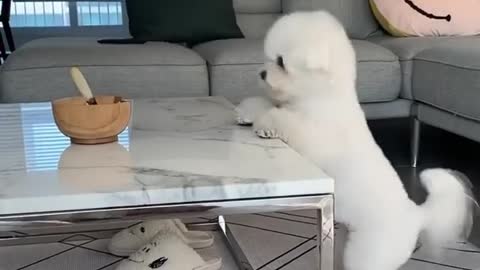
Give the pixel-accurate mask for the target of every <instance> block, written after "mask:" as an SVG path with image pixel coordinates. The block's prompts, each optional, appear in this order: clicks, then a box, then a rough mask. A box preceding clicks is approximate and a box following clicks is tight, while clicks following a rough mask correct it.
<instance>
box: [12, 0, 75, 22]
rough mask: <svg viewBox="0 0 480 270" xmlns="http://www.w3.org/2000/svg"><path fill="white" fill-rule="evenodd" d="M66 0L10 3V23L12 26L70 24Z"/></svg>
mask: <svg viewBox="0 0 480 270" xmlns="http://www.w3.org/2000/svg"><path fill="white" fill-rule="evenodd" d="M69 13H70V12H69V6H68V2H53V1H42V2H20V1H14V2H13V3H12V10H11V16H10V24H11V25H12V27H53V26H70V14H69Z"/></svg>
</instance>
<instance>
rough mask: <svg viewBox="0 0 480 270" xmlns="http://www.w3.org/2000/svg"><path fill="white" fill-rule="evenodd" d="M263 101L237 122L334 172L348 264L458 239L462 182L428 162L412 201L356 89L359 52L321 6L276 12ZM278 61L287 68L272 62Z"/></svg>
mask: <svg viewBox="0 0 480 270" xmlns="http://www.w3.org/2000/svg"><path fill="white" fill-rule="evenodd" d="M265 53H266V56H267V58H268V59H269V60H270V61H269V62H267V63H266V72H267V73H266V78H265V81H266V83H267V84H268V85H269V87H267V93H268V97H269V99H265V98H261V97H254V98H248V99H246V100H244V101H243V102H242V103H241V104H240V105H239V106H238V107H237V112H238V122H239V124H248V123H252V122H253V128H254V130H255V132H256V133H257V134H258V136H260V137H263V138H280V139H282V140H284V141H285V142H286V143H288V144H289V145H290V146H291V147H292V148H294V149H295V150H296V151H298V152H299V153H301V154H302V155H303V156H305V157H307V158H309V159H311V160H312V161H313V162H315V163H316V164H317V165H318V166H319V167H320V168H322V169H323V170H324V171H325V172H326V173H327V174H329V175H330V176H331V177H333V178H334V179H335V189H336V193H335V198H336V202H335V203H336V220H337V221H338V222H340V223H343V224H345V225H347V227H348V228H349V235H348V240H347V243H346V246H345V250H344V254H343V256H344V259H343V261H344V265H343V267H344V268H345V269H347V270H396V269H398V268H399V267H400V266H401V265H402V264H404V263H405V262H406V261H407V260H408V258H409V257H410V256H411V254H412V252H413V250H414V248H415V246H416V244H417V240H420V241H419V242H420V243H421V244H422V245H423V246H424V247H428V249H429V250H434V249H435V250H439V249H440V248H441V247H442V246H444V245H446V244H448V243H449V242H452V241H456V240H458V239H463V238H462V237H465V236H466V235H468V234H469V233H470V229H471V225H472V220H473V218H472V199H471V198H472V197H471V195H469V191H470V189H469V187H468V186H467V184H468V183H467V181H464V182H462V179H463V177H461V175H460V174H459V173H457V172H455V171H451V170H445V169H430V170H425V171H423V172H422V173H421V175H420V178H421V182H422V184H423V185H424V187H425V188H426V189H427V191H428V192H429V196H428V198H427V200H426V202H425V203H423V204H422V205H420V206H417V205H416V204H415V203H414V202H413V201H411V200H410V199H409V197H408V196H407V193H406V191H405V189H404V187H403V185H402V183H401V181H400V178H399V176H398V175H397V173H396V171H395V170H394V168H393V167H392V165H391V164H390V162H389V161H388V159H387V158H386V157H385V156H384V154H383V152H382V150H381V149H380V147H379V146H378V145H377V144H376V142H375V140H374V139H373V137H372V135H371V133H370V130H369V128H368V126H367V122H366V119H365V115H364V112H363V111H362V108H361V106H360V104H359V102H358V98H357V93H356V86H355V85H356V57H355V51H354V49H353V47H352V44H351V42H350V41H349V39H348V37H347V35H346V33H345V30H344V29H343V27H342V25H341V24H340V23H339V22H338V21H337V20H336V18H335V17H333V16H332V15H331V14H329V13H327V12H325V11H313V12H296V13H292V14H290V15H285V16H284V17H282V18H280V19H279V20H278V21H277V22H276V23H275V24H274V25H273V26H272V28H271V29H270V31H269V32H268V34H267V36H266V40H265ZM278 57H282V58H283V63H284V66H285V69H283V68H282V67H281V66H279V65H278V64H277V63H276V62H278V61H277V59H278Z"/></svg>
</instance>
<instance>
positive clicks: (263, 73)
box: [260, 70, 267, 81]
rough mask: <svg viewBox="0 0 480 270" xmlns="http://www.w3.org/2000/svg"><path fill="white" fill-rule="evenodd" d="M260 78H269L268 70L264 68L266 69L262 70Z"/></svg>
mask: <svg viewBox="0 0 480 270" xmlns="http://www.w3.org/2000/svg"><path fill="white" fill-rule="evenodd" d="M260 78H262V80H264V81H265V79H266V78H267V71H265V70H264V71H262V72H260Z"/></svg>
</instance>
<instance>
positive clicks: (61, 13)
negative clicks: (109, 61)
mask: <svg viewBox="0 0 480 270" xmlns="http://www.w3.org/2000/svg"><path fill="white" fill-rule="evenodd" d="M0 3H1V1H0ZM10 18H11V20H10V24H11V26H12V27H72V26H73V27H75V26H121V25H123V9H122V2H121V1H21V0H16V1H15V0H14V1H13V3H12V8H11V17H10Z"/></svg>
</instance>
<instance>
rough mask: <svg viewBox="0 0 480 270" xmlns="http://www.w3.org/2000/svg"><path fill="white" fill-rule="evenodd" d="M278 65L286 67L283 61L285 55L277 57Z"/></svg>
mask: <svg viewBox="0 0 480 270" xmlns="http://www.w3.org/2000/svg"><path fill="white" fill-rule="evenodd" d="M277 65H278V66H279V67H281V68H282V69H285V64H284V63H283V57H281V56H279V57H277Z"/></svg>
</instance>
